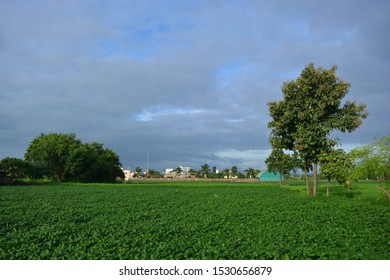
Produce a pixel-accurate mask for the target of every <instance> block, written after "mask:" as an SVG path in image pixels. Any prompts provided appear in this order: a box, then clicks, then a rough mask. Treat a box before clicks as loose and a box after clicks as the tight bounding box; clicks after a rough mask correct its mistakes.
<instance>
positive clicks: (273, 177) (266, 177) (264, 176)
mask: <svg viewBox="0 0 390 280" xmlns="http://www.w3.org/2000/svg"><path fill="white" fill-rule="evenodd" d="M259 179H260V181H264V182H276V181H280V173H279V172H276V173H274V172H270V171H268V170H267V171H263V172H261V173H260V174H259ZM282 181H284V175H282Z"/></svg>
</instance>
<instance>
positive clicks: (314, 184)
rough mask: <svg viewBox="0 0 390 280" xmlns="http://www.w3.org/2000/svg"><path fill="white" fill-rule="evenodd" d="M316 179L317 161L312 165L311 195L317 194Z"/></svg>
mask: <svg viewBox="0 0 390 280" xmlns="http://www.w3.org/2000/svg"><path fill="white" fill-rule="evenodd" d="M317 180H318V174H317V162H315V163H314V166H313V195H314V196H316V195H317Z"/></svg>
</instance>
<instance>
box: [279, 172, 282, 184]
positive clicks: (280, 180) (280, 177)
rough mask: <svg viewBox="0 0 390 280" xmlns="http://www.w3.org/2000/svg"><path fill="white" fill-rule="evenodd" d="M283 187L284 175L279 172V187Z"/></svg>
mask: <svg viewBox="0 0 390 280" xmlns="http://www.w3.org/2000/svg"><path fill="white" fill-rule="evenodd" d="M281 186H282V173H281V172H279V187H281Z"/></svg>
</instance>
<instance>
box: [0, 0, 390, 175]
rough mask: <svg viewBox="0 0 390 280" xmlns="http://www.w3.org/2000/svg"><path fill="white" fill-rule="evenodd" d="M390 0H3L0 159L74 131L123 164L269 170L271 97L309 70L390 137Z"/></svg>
mask: <svg viewBox="0 0 390 280" xmlns="http://www.w3.org/2000/svg"><path fill="white" fill-rule="evenodd" d="M389 11H390V2H389V1H386V0H383V1H377V0H370V1H352V0H342V1H340V0H337V1H333V0H329V1H312V0H302V1H289V0H280V1H277V0H269V1H261V0H258V1H257V0H253V1H245V0H243V1H238V0H237V1H235V0H230V1H229V0H227V1H223V0H214V1H213V0H209V1H202V0H188V1H183V0H177V1H158V0H156V1H147V0H139V1H130V0H122V1H116V0H106V1H105V0H96V1H93V0H91V1H87V0H83V1H80V0H74V1H73V0H62V1H61V0H57V1H52V0H50V1H49V0H47V1H44V0H35V1H30V0H25V1H20V0H12V1H8V0H0V159H1V158H4V157H7V156H12V157H20V158H22V157H23V155H24V152H25V150H26V148H27V147H28V145H29V143H30V142H31V140H32V139H33V138H34V137H36V136H38V135H39V134H40V133H41V132H43V133H50V132H61V133H71V132H74V133H76V134H77V136H78V137H79V138H80V139H81V140H82V141H84V142H92V141H96V142H100V143H103V144H104V146H105V147H108V148H111V149H113V150H114V151H115V152H116V153H117V154H118V155H119V156H120V159H121V162H122V164H123V165H124V166H125V167H129V168H132V169H134V168H135V167H136V166H141V167H142V168H143V169H145V168H146V164H147V155H148V154H149V168H154V169H157V170H159V171H161V170H163V168H165V167H172V168H175V167H177V166H179V165H183V166H191V167H193V168H194V169H199V168H200V166H201V165H202V164H204V163H207V164H209V165H210V166H217V167H218V169H225V168H227V167H231V166H233V165H237V166H239V167H240V169H245V168H247V167H253V168H260V169H264V168H265V164H264V159H265V158H266V157H267V155H268V153H269V152H270V144H269V142H268V137H269V132H270V131H269V129H268V128H267V123H268V122H269V121H270V118H269V115H268V107H267V102H270V101H274V100H280V99H281V98H282V93H281V90H280V87H281V85H282V83H283V82H284V81H289V80H292V79H296V78H297V77H298V76H299V74H300V72H301V70H302V69H303V68H304V67H305V65H307V64H308V63H310V62H313V63H314V64H315V66H323V67H325V68H329V67H331V66H332V65H337V66H338V71H337V75H338V76H339V77H340V78H341V79H343V80H345V81H348V82H350V83H351V84H352V87H351V89H350V92H349V94H348V95H347V96H346V100H351V101H353V100H356V101H357V102H361V103H365V104H367V111H368V112H369V114H370V115H369V117H368V118H367V119H366V120H365V121H364V123H363V125H362V126H361V127H360V128H359V129H358V130H356V131H355V132H353V133H351V134H346V135H344V134H336V135H335V136H338V137H340V139H341V143H342V144H343V148H345V149H347V150H348V149H351V148H352V147H355V146H357V145H363V144H368V143H369V142H370V141H371V140H372V138H373V137H374V136H383V135H387V134H388V133H389V132H390V113H389V109H388V107H389V105H390V103H389V99H390V68H389V67H390V32H389V28H390V17H389Z"/></svg>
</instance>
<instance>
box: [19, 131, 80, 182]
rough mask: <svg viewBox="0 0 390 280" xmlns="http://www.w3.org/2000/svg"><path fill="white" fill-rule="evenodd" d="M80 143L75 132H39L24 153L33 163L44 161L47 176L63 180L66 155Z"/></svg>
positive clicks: (65, 173)
mask: <svg viewBox="0 0 390 280" xmlns="http://www.w3.org/2000/svg"><path fill="white" fill-rule="evenodd" d="M80 144H81V141H80V140H79V139H76V134H74V133H70V134H61V133H49V134H44V133H41V134H40V135H39V136H38V137H36V138H34V139H33V140H32V142H31V143H30V145H29V146H28V148H27V151H26V153H25V155H24V157H25V159H26V160H27V161H28V162H30V163H32V164H34V163H44V164H45V165H46V166H47V167H48V169H49V171H50V174H48V175H49V177H50V178H51V179H53V180H55V181H64V180H65V179H66V176H67V172H68V168H67V167H68V166H67V163H68V157H69V155H70V152H71V150H72V149H73V148H74V147H75V146H78V145H80Z"/></svg>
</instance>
